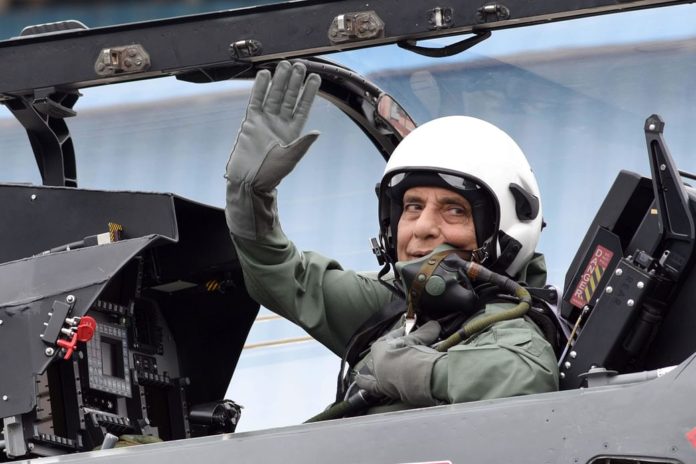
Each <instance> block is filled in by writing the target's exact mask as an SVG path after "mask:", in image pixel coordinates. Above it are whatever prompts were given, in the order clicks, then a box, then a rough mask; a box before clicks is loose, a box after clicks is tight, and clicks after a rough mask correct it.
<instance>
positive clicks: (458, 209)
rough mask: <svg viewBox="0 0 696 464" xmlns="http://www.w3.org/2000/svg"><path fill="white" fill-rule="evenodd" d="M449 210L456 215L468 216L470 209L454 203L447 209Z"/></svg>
mask: <svg viewBox="0 0 696 464" xmlns="http://www.w3.org/2000/svg"><path fill="white" fill-rule="evenodd" d="M447 212H448V213H450V214H452V215H455V216H468V215H469V210H468V209H467V208H464V207H463V206H456V205H452V206H450V207H449V208H448V209H447Z"/></svg>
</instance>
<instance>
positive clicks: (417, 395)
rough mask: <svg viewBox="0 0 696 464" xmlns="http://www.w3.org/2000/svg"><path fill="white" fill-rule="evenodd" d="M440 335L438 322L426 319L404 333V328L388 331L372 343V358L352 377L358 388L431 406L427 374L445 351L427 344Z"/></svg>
mask: <svg viewBox="0 0 696 464" xmlns="http://www.w3.org/2000/svg"><path fill="white" fill-rule="evenodd" d="M439 335H440V324H439V323H438V322H437V321H429V322H427V323H426V324H424V325H423V326H421V327H420V328H418V329H417V330H415V331H414V332H411V333H410V334H408V335H404V329H403V328H401V329H397V330H395V331H392V332H390V333H389V334H387V335H386V337H384V338H381V339H379V340H377V341H376V342H374V343H373V344H372V348H371V349H370V353H371V357H372V359H370V360H368V361H367V363H366V364H365V368H364V369H361V371H360V372H359V373H358V375H357V376H356V378H355V380H356V383H357V385H358V387H360V388H361V389H363V390H365V391H367V392H368V393H371V394H372V395H374V396H388V397H389V398H393V399H400V400H402V401H404V402H406V403H408V404H412V405H414V406H432V405H434V404H437V403H438V401H437V400H436V399H435V398H433V396H432V392H431V388H430V378H431V375H432V371H433V365H434V364H435V362H437V360H438V359H440V358H441V357H442V356H444V355H445V353H440V352H438V351H436V350H434V349H433V348H430V347H429V346H428V345H431V344H432V343H434V342H435V341H436V340H437V338H438V336H439Z"/></svg>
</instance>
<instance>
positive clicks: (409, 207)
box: [404, 203, 423, 213]
mask: <svg viewBox="0 0 696 464" xmlns="http://www.w3.org/2000/svg"><path fill="white" fill-rule="evenodd" d="M421 209H423V208H422V207H421V205H420V204H418V203H406V204H405V205H404V212H405V213H416V212H418V211H420V210H421Z"/></svg>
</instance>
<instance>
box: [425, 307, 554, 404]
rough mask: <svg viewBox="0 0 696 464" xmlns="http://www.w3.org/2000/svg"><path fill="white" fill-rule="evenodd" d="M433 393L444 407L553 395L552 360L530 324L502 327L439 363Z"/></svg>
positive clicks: (506, 323)
mask: <svg viewBox="0 0 696 464" xmlns="http://www.w3.org/2000/svg"><path fill="white" fill-rule="evenodd" d="M431 387H432V394H433V397H434V398H436V399H437V400H440V401H442V402H446V403H460V402H466V401H476V400H483V399H491V398H503V397H509V396H518V395H526V394H531V393H542V392H548V391H554V390H558V367H557V361H556V356H555V354H554V352H553V349H552V348H551V345H549V343H548V342H546V340H545V339H544V338H543V336H542V335H541V334H540V332H539V330H538V329H537V328H536V327H535V326H534V324H533V323H531V322H528V321H526V320H524V319H513V320H509V321H503V322H499V323H497V324H494V325H493V326H491V327H490V328H488V329H487V330H485V331H483V332H481V333H479V334H477V335H474V336H473V337H471V338H470V339H468V340H467V341H465V342H464V343H461V344H459V345H456V346H453V347H452V348H450V349H449V350H448V351H447V354H446V355H445V356H443V357H441V358H439V359H438V360H437V362H436V363H435V364H434V366H433V371H432V377H431Z"/></svg>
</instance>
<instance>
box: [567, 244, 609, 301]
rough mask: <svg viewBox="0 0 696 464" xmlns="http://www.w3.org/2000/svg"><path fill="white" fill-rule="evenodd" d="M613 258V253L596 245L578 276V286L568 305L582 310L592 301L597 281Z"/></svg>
mask: <svg viewBox="0 0 696 464" xmlns="http://www.w3.org/2000/svg"><path fill="white" fill-rule="evenodd" d="M613 256H614V252H613V251H610V250H609V249H607V248H604V247H603V246H602V245H597V248H595V251H594V253H592V257H591V258H590V261H589V262H588V263H587V266H586V267H585V271H584V272H583V273H582V275H581V276H580V280H579V281H578V285H577V286H576V287H575V290H574V291H573V296H572V297H571V298H570V303H571V304H573V305H574V306H577V307H578V308H582V307H583V306H585V305H586V304H587V303H589V301H590V300H591V299H592V296H593V295H594V293H595V290H597V285H599V280H600V279H601V278H602V276H603V275H604V272H605V271H606V270H607V267H608V266H609V262H610V261H611V258H612V257H613Z"/></svg>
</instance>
